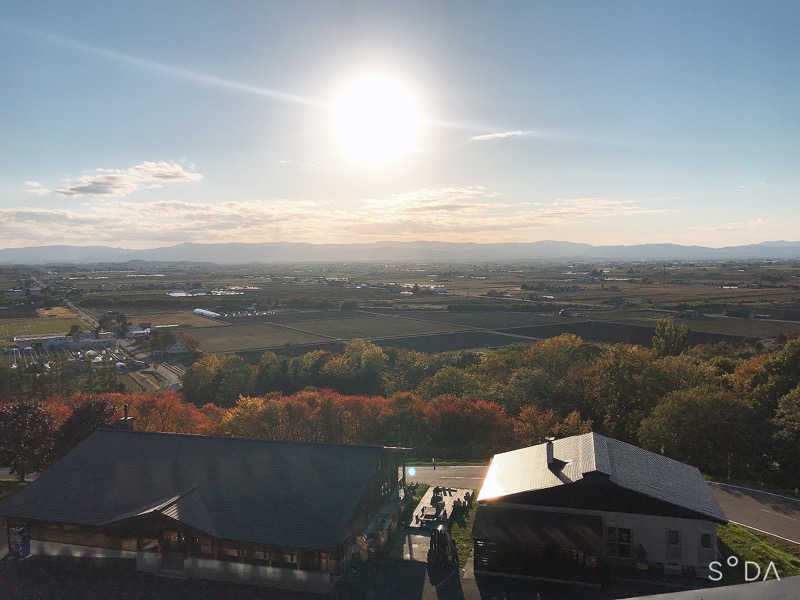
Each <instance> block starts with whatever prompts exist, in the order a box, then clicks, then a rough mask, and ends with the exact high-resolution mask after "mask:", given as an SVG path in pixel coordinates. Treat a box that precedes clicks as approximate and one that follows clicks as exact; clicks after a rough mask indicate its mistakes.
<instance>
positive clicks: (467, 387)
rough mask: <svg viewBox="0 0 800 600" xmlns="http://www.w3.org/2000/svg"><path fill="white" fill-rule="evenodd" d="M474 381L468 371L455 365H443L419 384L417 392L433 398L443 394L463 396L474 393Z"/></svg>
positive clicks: (424, 396)
mask: <svg viewBox="0 0 800 600" xmlns="http://www.w3.org/2000/svg"><path fill="white" fill-rule="evenodd" d="M476 387H477V386H476V381H475V378H474V377H472V376H471V375H470V374H469V373H466V372H465V371H463V370H461V369H457V368H456V367H445V368H443V369H440V370H439V371H437V373H436V374H435V375H434V376H433V377H429V378H428V379H426V380H425V381H423V382H422V383H421V384H420V386H419V393H420V395H421V396H422V397H423V398H435V397H436V396H441V395H444V394H451V395H455V396H463V395H465V394H474V393H475V392H476V391H477V390H476Z"/></svg>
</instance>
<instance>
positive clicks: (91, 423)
mask: <svg viewBox="0 0 800 600" xmlns="http://www.w3.org/2000/svg"><path fill="white" fill-rule="evenodd" d="M116 413H117V409H116V407H115V406H114V404H113V403H112V402H111V401H109V400H107V399H105V398H90V399H89V400H87V401H86V402H84V403H82V404H80V405H79V406H78V407H77V408H75V410H74V411H73V413H72V415H71V416H70V417H69V418H68V419H67V420H66V421H65V422H64V424H63V425H61V427H60V428H59V429H58V432H57V433H56V439H55V449H54V456H55V459H56V460H58V459H59V458H61V457H63V456H65V455H66V454H67V452H69V451H70V450H72V449H73V448H74V447H75V446H77V445H78V444H80V443H81V442H82V441H83V440H85V439H86V438H87V437H89V436H90V435H91V434H92V433H94V431H95V430H96V429H98V428H99V427H106V426H108V425H111V424H112V423H113V422H114V418H115V416H116Z"/></svg>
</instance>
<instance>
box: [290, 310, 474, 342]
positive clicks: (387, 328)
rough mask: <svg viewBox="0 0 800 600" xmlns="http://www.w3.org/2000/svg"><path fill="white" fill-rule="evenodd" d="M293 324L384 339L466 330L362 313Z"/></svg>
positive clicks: (331, 334)
mask: <svg viewBox="0 0 800 600" xmlns="http://www.w3.org/2000/svg"><path fill="white" fill-rule="evenodd" d="M292 327H296V328H297V329H302V330H304V331H309V332H311V333H316V334H319V335H322V336H328V337H333V338H342V339H352V338H362V337H363V338H380V337H390V336H397V335H412V334H425V333H440V332H450V331H459V330H462V329H464V327H462V326H460V325H455V324H450V323H435V322H432V321H420V320H417V319H409V318H403V317H393V316H386V317H384V316H366V315H359V316H355V317H351V318H347V319H341V318H337V319H325V320H321V319H320V320H309V321H297V322H295V323H292Z"/></svg>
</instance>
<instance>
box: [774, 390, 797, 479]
mask: <svg viewBox="0 0 800 600" xmlns="http://www.w3.org/2000/svg"><path fill="white" fill-rule="evenodd" d="M773 423H774V425H775V427H776V431H775V440H776V442H777V445H778V459H779V460H780V463H781V467H782V470H783V471H784V472H785V473H791V474H792V477H793V478H794V483H795V484H796V483H797V481H798V477H800V385H798V386H797V387H795V388H794V389H793V390H792V391H790V392H789V393H788V394H786V395H785V396H783V397H781V399H780V400H778V408H777V410H776V411H775V418H774V419H773Z"/></svg>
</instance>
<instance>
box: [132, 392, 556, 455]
mask: <svg viewBox="0 0 800 600" xmlns="http://www.w3.org/2000/svg"><path fill="white" fill-rule="evenodd" d="M126 406H127V405H126ZM544 439H546V440H547V445H546V449H547V468H548V469H550V470H551V471H552V469H553V461H554V460H555V458H554V457H553V440H554V439H555V438H551V437H549V438H544Z"/></svg>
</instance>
